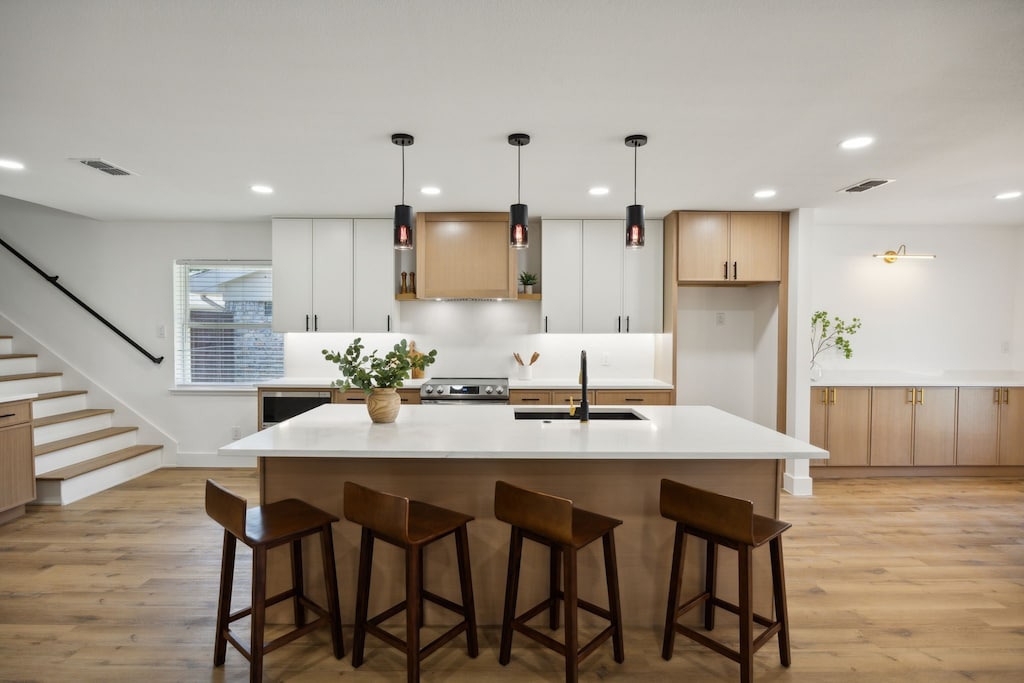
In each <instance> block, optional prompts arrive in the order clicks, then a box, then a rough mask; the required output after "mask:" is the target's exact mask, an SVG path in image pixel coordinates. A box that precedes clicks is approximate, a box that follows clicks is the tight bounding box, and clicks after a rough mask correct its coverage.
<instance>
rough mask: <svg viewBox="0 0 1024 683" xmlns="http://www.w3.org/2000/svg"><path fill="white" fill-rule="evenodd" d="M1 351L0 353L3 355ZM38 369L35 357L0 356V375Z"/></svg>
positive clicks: (23, 372)
mask: <svg viewBox="0 0 1024 683" xmlns="http://www.w3.org/2000/svg"><path fill="white" fill-rule="evenodd" d="M3 353H4V352H3V351H0V355H3ZM29 372H38V370H36V359H35V358H0V375H24V374H26V373H29Z"/></svg>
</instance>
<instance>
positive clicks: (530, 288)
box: [523, 285, 533, 294]
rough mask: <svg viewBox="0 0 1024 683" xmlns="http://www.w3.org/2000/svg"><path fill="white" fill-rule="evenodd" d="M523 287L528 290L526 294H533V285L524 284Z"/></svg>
mask: <svg viewBox="0 0 1024 683" xmlns="http://www.w3.org/2000/svg"><path fill="white" fill-rule="evenodd" d="M523 289H525V290H526V292H525V293H526V294H533V285H523Z"/></svg>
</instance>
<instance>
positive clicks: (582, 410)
mask: <svg viewBox="0 0 1024 683" xmlns="http://www.w3.org/2000/svg"><path fill="white" fill-rule="evenodd" d="M580 388H581V389H582V390H583V393H582V395H581V396H580V407H579V409H578V410H577V413H578V414H579V417H580V422H589V421H590V401H589V400H587V352H586V350H583V351H580Z"/></svg>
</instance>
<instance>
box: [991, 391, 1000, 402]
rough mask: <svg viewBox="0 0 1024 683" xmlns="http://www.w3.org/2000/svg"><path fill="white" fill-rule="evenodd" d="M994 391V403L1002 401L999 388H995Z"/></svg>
mask: <svg viewBox="0 0 1024 683" xmlns="http://www.w3.org/2000/svg"><path fill="white" fill-rule="evenodd" d="M993 392H994V393H993V396H992V402H993V403H1002V401H1000V400H999V399H1000V395H999V389H994V390H993Z"/></svg>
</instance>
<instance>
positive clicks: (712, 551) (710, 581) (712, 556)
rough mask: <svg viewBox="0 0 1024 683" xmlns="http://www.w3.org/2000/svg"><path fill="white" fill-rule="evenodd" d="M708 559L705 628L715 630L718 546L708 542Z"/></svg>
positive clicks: (705, 564) (705, 589)
mask: <svg viewBox="0 0 1024 683" xmlns="http://www.w3.org/2000/svg"><path fill="white" fill-rule="evenodd" d="M706 543H707V558H706V560H705V562H704V592H705V593H707V594H708V599H707V601H706V602H705V603H704V628H705V629H707V630H708V631H713V630H714V629H715V596H716V595H717V591H718V544H717V543H715V542H714V541H711V540H707V541H706Z"/></svg>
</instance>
